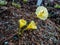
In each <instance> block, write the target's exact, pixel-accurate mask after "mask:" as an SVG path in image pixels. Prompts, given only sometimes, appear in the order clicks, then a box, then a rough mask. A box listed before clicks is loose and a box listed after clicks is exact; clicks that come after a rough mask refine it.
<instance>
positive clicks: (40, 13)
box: [35, 6, 48, 20]
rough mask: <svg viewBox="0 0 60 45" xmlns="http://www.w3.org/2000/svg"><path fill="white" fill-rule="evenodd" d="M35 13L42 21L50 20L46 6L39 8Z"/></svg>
mask: <svg viewBox="0 0 60 45" xmlns="http://www.w3.org/2000/svg"><path fill="white" fill-rule="evenodd" d="M35 13H36V15H37V17H38V18H40V19H41V20H46V19H47V18H48V10H47V9H46V8H45V7H44V6H39V7H38V8H37V9H36V12H35Z"/></svg>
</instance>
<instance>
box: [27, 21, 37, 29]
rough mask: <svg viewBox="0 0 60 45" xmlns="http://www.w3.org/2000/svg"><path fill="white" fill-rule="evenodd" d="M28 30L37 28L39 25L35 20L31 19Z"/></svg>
mask: <svg viewBox="0 0 60 45" xmlns="http://www.w3.org/2000/svg"><path fill="white" fill-rule="evenodd" d="M26 29H27V30H29V29H37V26H36V24H35V22H34V21H31V22H30V24H29V25H28V26H27V28H26Z"/></svg>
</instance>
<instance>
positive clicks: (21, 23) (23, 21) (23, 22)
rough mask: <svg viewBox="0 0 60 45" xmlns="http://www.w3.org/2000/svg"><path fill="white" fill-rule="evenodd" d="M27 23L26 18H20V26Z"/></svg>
mask: <svg viewBox="0 0 60 45" xmlns="http://www.w3.org/2000/svg"><path fill="white" fill-rule="evenodd" d="M26 24H27V22H26V20H24V19H20V20H19V28H22V27H23V26H25V25H26Z"/></svg>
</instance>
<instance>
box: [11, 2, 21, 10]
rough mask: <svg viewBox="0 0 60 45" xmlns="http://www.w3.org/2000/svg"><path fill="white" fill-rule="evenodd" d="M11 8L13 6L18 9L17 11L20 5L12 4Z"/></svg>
mask: <svg viewBox="0 0 60 45" xmlns="http://www.w3.org/2000/svg"><path fill="white" fill-rule="evenodd" d="M12 6H14V7H16V8H18V9H19V8H20V7H21V5H20V4H17V3H15V2H12Z"/></svg>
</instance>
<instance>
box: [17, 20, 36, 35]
mask: <svg viewBox="0 0 60 45" xmlns="http://www.w3.org/2000/svg"><path fill="white" fill-rule="evenodd" d="M24 26H27V27H26V28H24V29H22V28H23V27H24ZM35 29H37V26H36V23H35V22H34V21H31V22H30V23H29V24H27V21H26V20H24V19H20V20H19V31H18V34H19V35H21V34H22V33H23V32H24V31H25V30H35Z"/></svg>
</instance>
